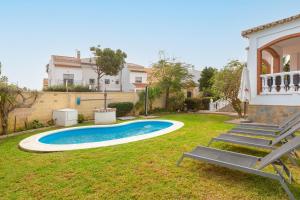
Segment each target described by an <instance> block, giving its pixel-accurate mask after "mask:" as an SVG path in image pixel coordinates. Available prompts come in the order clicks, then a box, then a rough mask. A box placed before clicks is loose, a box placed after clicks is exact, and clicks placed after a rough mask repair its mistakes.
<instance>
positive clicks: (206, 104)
mask: <svg viewBox="0 0 300 200" xmlns="http://www.w3.org/2000/svg"><path fill="white" fill-rule="evenodd" d="M210 99H211V98H210V97H207V98H205V97H204V98H202V106H203V107H202V108H201V110H209V103H210Z"/></svg>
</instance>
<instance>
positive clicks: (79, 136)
mask: <svg viewBox="0 0 300 200" xmlns="http://www.w3.org/2000/svg"><path fill="white" fill-rule="evenodd" d="M182 126H183V123H182V122H178V121H173V120H136V121H130V122H125V123H120V124H114V125H94V126H83V127H73V128H65V129H59V130H55V131H48V132H44V133H40V134H37V135H33V136H31V137H28V138H26V139H24V140H22V141H21V142H20V144H19V146H20V147H21V148H22V149H24V150H28V151H39V152H51V151H67V150H75V149H86V148H95V147H103V146H111V145H117V144H123V143H128V142H134V141H138V140H144V139H148V138H152V137H156V136H159V135H163V134H166V133H169V132H172V131H174V130H177V129H179V128H181V127H182Z"/></svg>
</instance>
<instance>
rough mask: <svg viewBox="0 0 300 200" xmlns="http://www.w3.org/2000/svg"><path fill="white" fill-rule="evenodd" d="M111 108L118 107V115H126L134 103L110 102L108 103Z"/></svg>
mask: <svg viewBox="0 0 300 200" xmlns="http://www.w3.org/2000/svg"><path fill="white" fill-rule="evenodd" d="M108 107H109V108H116V109H117V117H122V116H126V115H127V114H128V113H130V112H131V111H132V109H133V103H131V102H119V103H110V104H108Z"/></svg>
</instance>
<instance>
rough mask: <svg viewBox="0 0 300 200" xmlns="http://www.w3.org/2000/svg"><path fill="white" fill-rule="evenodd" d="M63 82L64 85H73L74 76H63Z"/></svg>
mask: <svg viewBox="0 0 300 200" xmlns="http://www.w3.org/2000/svg"><path fill="white" fill-rule="evenodd" d="M63 79H64V80H63V82H64V85H66V84H67V83H68V85H73V84H74V74H63Z"/></svg>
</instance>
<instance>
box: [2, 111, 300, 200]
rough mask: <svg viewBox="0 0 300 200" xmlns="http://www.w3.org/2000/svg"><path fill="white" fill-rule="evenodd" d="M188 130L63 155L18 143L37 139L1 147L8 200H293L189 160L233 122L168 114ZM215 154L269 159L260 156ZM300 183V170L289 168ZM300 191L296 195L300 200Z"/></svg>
mask: <svg viewBox="0 0 300 200" xmlns="http://www.w3.org/2000/svg"><path fill="white" fill-rule="evenodd" d="M162 118H165V119H172V120H178V121H182V122H184V123H185V126H184V127H183V128H181V129H179V130H177V131H175V132H172V133H169V134H166V135H163V136H159V137H156V138H152V139H148V140H143V141H138V142H132V143H128V144H122V145H117V146H112V147H103V148H96V149H87V150H77V151H69V152H58V153H45V154H39V153H29V152H24V151H21V150H19V149H18V143H19V141H20V140H22V139H23V138H25V137H28V136H30V135H32V134H35V133H38V132H35V133H30V134H24V135H20V136H16V137H11V138H7V139H5V140H1V141H0V152H1V156H0V199H211V200H215V199H226V200H227V199H251V200H255V199H272V200H274V199H287V196H286V194H285V192H284V191H283V189H282V188H281V186H280V185H279V183H277V182H276V181H272V180H270V179H265V178H261V177H258V176H254V175H249V174H245V173H241V172H237V171H232V170H228V169H225V168H221V167H216V166H214V165H209V164H205V163H202V162H197V161H193V160H189V159H185V160H184V161H183V163H182V165H181V167H176V161H177V160H178V159H179V157H180V156H181V154H182V152H184V151H189V150H191V149H192V148H194V147H195V146H196V145H199V144H202V145H206V144H207V143H208V142H209V140H210V138H211V137H213V136H215V135H218V134H219V133H222V132H224V131H226V130H228V129H230V128H231V127H232V125H229V124H225V123H224V121H225V120H228V119H229V118H228V117H225V116H217V115H200V114H176V115H166V116H163V117H162ZM213 146H214V147H218V148H223V149H229V150H234V151H239V152H243V153H249V154H253V155H260V156H262V155H264V154H265V152H263V151H261V152H259V153H257V151H255V150H254V149H247V148H241V147H239V146H230V145H224V144H221V143H216V144H214V145H213ZM289 167H290V168H291V169H292V172H293V173H294V175H295V178H296V181H297V182H298V183H300V169H297V167H294V166H292V165H290V164H289ZM299 188H300V185H299V184H294V185H293V187H292V191H293V193H294V194H296V195H297V197H298V198H299V199H300V192H299V191H300V190H299Z"/></svg>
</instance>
